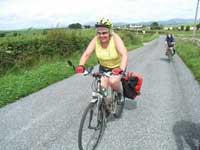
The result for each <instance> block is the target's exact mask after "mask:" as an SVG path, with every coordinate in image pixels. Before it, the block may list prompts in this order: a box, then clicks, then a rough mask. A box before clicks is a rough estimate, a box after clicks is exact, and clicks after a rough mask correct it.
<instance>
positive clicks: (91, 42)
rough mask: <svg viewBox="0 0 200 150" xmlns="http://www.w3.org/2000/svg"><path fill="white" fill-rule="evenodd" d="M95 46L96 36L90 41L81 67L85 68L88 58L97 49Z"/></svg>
mask: <svg viewBox="0 0 200 150" xmlns="http://www.w3.org/2000/svg"><path fill="white" fill-rule="evenodd" d="M95 44H96V36H95V37H94V38H93V39H92V40H91V41H90V43H89V45H88V47H87V48H86V50H85V51H84V53H83V55H82V56H81V59H80V62H79V65H83V66H84V65H85V63H86V61H87V60H88V58H89V57H90V55H91V54H92V52H93V51H94V49H95Z"/></svg>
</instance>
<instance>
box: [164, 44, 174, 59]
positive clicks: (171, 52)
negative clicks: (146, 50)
mask: <svg viewBox="0 0 200 150" xmlns="http://www.w3.org/2000/svg"><path fill="white" fill-rule="evenodd" d="M166 55H167V56H168V59H169V62H172V61H173V56H174V55H175V50H174V47H173V46H168V48H167V52H166Z"/></svg>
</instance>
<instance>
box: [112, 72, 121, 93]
mask: <svg viewBox="0 0 200 150" xmlns="http://www.w3.org/2000/svg"><path fill="white" fill-rule="evenodd" d="M109 85H110V86H111V88H112V89H113V90H115V91H117V92H119V93H121V92H122V84H121V76H120V75H113V76H111V77H110V78H109Z"/></svg>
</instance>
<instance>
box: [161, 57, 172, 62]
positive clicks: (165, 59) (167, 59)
mask: <svg viewBox="0 0 200 150" xmlns="http://www.w3.org/2000/svg"><path fill="white" fill-rule="evenodd" d="M160 60H161V61H165V62H168V63H169V62H170V61H169V58H160Z"/></svg>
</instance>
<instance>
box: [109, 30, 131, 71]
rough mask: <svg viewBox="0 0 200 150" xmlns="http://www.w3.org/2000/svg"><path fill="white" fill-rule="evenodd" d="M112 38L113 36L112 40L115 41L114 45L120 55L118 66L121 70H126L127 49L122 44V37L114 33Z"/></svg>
mask: <svg viewBox="0 0 200 150" xmlns="http://www.w3.org/2000/svg"><path fill="white" fill-rule="evenodd" d="M113 38H114V41H115V46H116V48H117V50H118V52H119V54H120V55H121V64H120V68H121V69H122V70H126V67H127V61H128V54H127V49H126V47H125V45H124V42H123V41H122V39H121V38H120V36H119V35H118V34H116V33H114V35H113Z"/></svg>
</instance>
